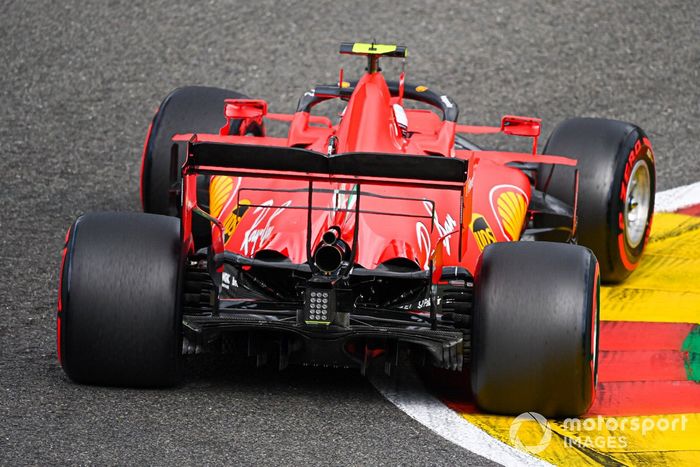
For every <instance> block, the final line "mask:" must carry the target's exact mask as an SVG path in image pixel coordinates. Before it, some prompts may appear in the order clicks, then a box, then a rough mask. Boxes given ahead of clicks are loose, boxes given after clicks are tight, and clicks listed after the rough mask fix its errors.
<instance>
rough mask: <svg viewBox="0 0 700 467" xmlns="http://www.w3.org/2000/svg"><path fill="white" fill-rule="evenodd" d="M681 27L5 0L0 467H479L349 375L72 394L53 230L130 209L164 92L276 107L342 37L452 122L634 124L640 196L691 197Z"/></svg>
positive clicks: (647, 6)
mask: <svg viewBox="0 0 700 467" xmlns="http://www.w3.org/2000/svg"><path fill="white" fill-rule="evenodd" d="M177 3H179V4H177ZM584 3H585V5H584ZM699 24H700V3H697V2H694V1H690V0H689V1H686V2H665V1H639V2H608V1H599V2H592V3H589V2H579V1H574V0H570V1H541V2H520V1H511V2H493V1H487V0H483V1H472V2H468V3H467V2H461V1H453V2H432V1H401V2H379V1H373V2H362V3H357V4H354V3H350V2H337V1H328V2H298V3H295V2H280V3H279V4H275V3H274V2H270V1H252V2H250V1H249V2H206V3H205V2H173V1H168V2H164V1H158V2H156V1H152V2H148V3H147V4H146V5H133V4H132V2H117V1H110V2H90V3H88V2H79V1H62V2H48V1H46V2H37V1H7V0H6V1H4V2H2V4H0V51H1V53H0V56H1V57H2V62H1V63H2V69H1V70H0V93H1V99H2V100H1V102H0V108H1V110H0V141H1V142H2V178H0V180H2V182H1V184H2V185H1V189H0V203H1V207H2V208H1V210H0V230H1V231H2V237H1V238H2V251H1V255H0V268H1V269H0V270H1V271H2V274H3V277H2V280H0V303H1V305H2V311H1V314H0V464H8V465H15V464H53V463H59V464H87V463H96V464H173V463H175V464H221V463H242V464H253V463H254V464H301V463H311V464H467V463H479V464H481V463H485V462H486V461H485V460H484V459H483V458H480V457H478V456H476V455H474V454H471V453H470V452H468V451H466V450H463V449H462V448H459V447H457V446H455V445H453V444H451V443H449V442H448V441H446V440H444V439H442V438H440V437H439V436H437V435H435V434H433V433H432V432H431V431H429V430H428V429H426V428H424V427H423V426H421V425H419V424H418V423H416V422H414V421H413V420H412V419H410V418H409V417H408V416H407V415H405V414H403V413H402V412H400V411H398V410H397V409H395V408H394V407H393V406H392V405H391V404H390V403H388V402H387V401H385V400H384V399H383V398H382V397H381V396H380V395H379V394H378V393H377V392H376V391H375V389H374V388H373V387H372V386H371V385H370V384H369V383H368V382H367V381H366V380H365V379H364V378H362V377H360V376H359V375H358V374H356V373H355V372H340V371H310V370H302V369H292V370H289V371H286V372H284V373H281V374H278V373H276V372H275V371H270V370H264V369H263V370H257V369H255V368H253V367H252V366H249V365H247V364H246V363H245V362H243V361H236V362H227V361H221V360H216V359H209V360H206V361H203V362H200V363H199V364H196V365H190V366H189V367H188V368H189V369H188V372H187V374H186V379H185V381H184V383H183V385H182V386H180V387H179V388H176V389H173V390H167V391H136V390H121V389H109V388H95V387H81V386H77V385H74V384H72V383H70V382H69V381H67V379H66V378H65V376H64V375H63V372H62V371H61V369H60V367H59V365H58V364H57V361H56V355H55V349H54V339H55V338H54V326H55V302H56V288H57V282H58V263H59V252H60V248H61V246H62V242H63V236H64V233H65V231H66V229H67V228H68V226H69V225H70V223H71V222H72V220H73V219H74V218H75V217H76V216H78V215H79V214H81V213H83V212H88V211H103V210H120V211H123V210H138V209H139V202H138V171H139V162H140V161H139V156H140V151H141V145H142V142H143V137H144V133H145V130H146V127H147V125H148V122H149V120H150V118H151V116H152V112H153V111H154V109H155V108H156V106H157V105H158V103H159V101H160V100H161V99H162V98H163V97H164V96H165V95H166V94H167V93H168V92H169V91H170V90H171V89H173V88H175V87H177V86H181V85H186V84H206V85H215V86H221V87H227V88H231V89H235V90H240V91H242V92H245V93H247V94H248V95H250V96H255V97H262V98H265V99H268V101H269V102H270V105H271V108H272V109H273V110H274V111H283V112H284V111H292V110H293V109H294V107H295V105H296V101H297V99H298V97H299V96H300V95H301V93H303V91H305V90H306V89H307V88H309V87H311V86H312V85H313V84H314V83H317V82H330V83H332V82H334V81H335V79H336V76H337V72H338V67H339V66H340V65H341V64H342V65H344V66H345V69H346V76H348V77H352V76H353V75H355V74H357V73H359V71H360V68H361V67H362V64H361V62H360V61H358V60H353V59H347V58H343V59H341V58H340V57H339V56H338V55H337V54H336V51H337V46H338V43H339V42H340V41H341V40H361V39H364V40H367V39H372V38H376V39H377V40H378V41H382V42H392V41H396V42H399V43H403V44H405V45H407V46H408V47H409V50H410V59H409V63H408V68H407V71H408V74H409V79H410V80H411V81H414V82H419V83H423V84H427V85H428V86H430V87H433V88H436V89H439V90H441V91H443V92H445V93H448V94H450V95H451V96H452V97H454V98H455V99H456V100H457V102H459V104H460V107H461V118H460V120H461V121H463V122H473V123H496V122H497V121H498V119H499V117H500V115H502V114H507V113H512V114H520V115H536V116H539V117H541V118H543V119H544V121H545V126H544V130H545V134H547V133H548V132H549V131H550V130H551V128H552V127H553V124H554V123H555V122H557V121H560V120H562V119H563V118H566V117H570V116H577V115H584V116H606V117H611V118H618V119H622V120H628V121H633V122H636V123H637V124H639V125H640V126H642V127H643V128H645V129H646V130H647V132H648V133H649V135H650V137H651V140H652V143H653V144H654V147H655V151H656V155H657V158H658V164H659V167H658V177H659V179H658V188H659V189H667V188H671V187H674V186H678V185H682V184H686V183H690V182H693V181H696V180H697V178H698V174H700V156H698V152H697V141H698V140H699V139H700V129H699V128H698V122H700V97H699V96H700V92H699V88H700V41H699V40H698V37H699V36H700V26H698V25H699ZM386 69H387V71H388V72H389V73H391V72H392V71H395V70H396V69H397V68H396V66H395V65H391V64H388V65H387V66H386ZM506 147H511V146H510V145H507V146H506ZM105 286H109V283H105Z"/></svg>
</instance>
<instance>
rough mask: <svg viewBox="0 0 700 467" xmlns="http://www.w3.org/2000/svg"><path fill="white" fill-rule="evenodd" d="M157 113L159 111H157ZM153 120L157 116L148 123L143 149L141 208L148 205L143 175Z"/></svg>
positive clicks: (140, 179) (140, 187)
mask: <svg viewBox="0 0 700 467" xmlns="http://www.w3.org/2000/svg"><path fill="white" fill-rule="evenodd" d="M156 113H157V112H156ZM153 120H155V117H153V119H152V120H151V123H149V124H148V130H147V131H146V139H145V140H144V142H143V150H142V151H141V172H139V196H140V199H141V209H143V210H145V209H146V205H145V204H144V199H145V198H144V192H143V190H144V188H145V187H144V185H143V177H144V172H143V170H144V169H145V168H146V150H147V149H148V142H149V141H150V139H151V130H152V129H153Z"/></svg>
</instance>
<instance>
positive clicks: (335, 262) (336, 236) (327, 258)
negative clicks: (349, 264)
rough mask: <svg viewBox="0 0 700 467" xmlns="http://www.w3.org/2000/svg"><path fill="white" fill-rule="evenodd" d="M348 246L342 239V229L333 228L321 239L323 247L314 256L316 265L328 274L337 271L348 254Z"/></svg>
mask: <svg viewBox="0 0 700 467" xmlns="http://www.w3.org/2000/svg"><path fill="white" fill-rule="evenodd" d="M348 251H349V249H348V246H347V245H346V244H345V242H344V241H342V240H341V239H340V229H339V228H338V227H331V228H330V229H328V230H327V231H326V232H325V233H324V234H323V236H322V237H321V245H320V246H319V247H318V248H317V249H316V253H315V254H314V265H315V266H316V267H317V268H318V269H319V270H320V271H321V272H324V273H326V274H330V273H332V272H334V271H337V270H338V268H340V266H341V264H342V263H343V258H345V257H346V256H347V254H348Z"/></svg>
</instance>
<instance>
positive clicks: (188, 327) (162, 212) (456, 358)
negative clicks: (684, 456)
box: [57, 43, 655, 416]
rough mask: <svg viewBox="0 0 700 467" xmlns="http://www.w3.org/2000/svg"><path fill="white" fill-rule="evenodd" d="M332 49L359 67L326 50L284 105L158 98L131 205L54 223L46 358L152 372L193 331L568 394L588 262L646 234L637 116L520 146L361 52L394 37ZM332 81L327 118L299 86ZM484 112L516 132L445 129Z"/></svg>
mask: <svg viewBox="0 0 700 467" xmlns="http://www.w3.org/2000/svg"><path fill="white" fill-rule="evenodd" d="M340 52H341V53H343V54H352V55H360V56H364V57H365V58H366V60H367V68H366V73H364V74H363V76H362V77H361V78H360V79H359V80H358V81H345V78H344V75H343V71H342V69H341V71H340V76H339V78H338V81H337V83H335V84H331V85H320V86H316V87H314V88H313V89H311V90H310V91H307V92H305V93H304V94H303V96H302V97H301V99H300V100H299V103H298V106H297V109H296V112H294V113H293V114H279V113H272V112H270V111H269V110H268V106H267V103H266V102H265V101H264V100H259V99H249V98H247V97H245V96H243V95H241V94H238V93H236V92H233V91H227V90H223V89H217V88H208V87H185V88H180V89H177V90H175V91H173V92H172V93H171V94H170V95H169V96H168V97H167V98H166V99H165V100H164V101H163V103H162V104H161V105H160V108H159V109H158V111H157V113H156V115H155V117H154V118H153V121H152V124H151V126H150V128H149V130H148V135H147V138H146V142H145V146H144V150H143V165H142V170H141V199H142V203H143V209H144V211H145V213H96V214H85V215H83V216H81V217H79V218H78V219H77V220H76V221H75V223H73V225H72V226H71V228H70V229H69V231H68V233H67V236H66V245H65V249H64V251H63V260H62V265H61V280H60V288H59V299H58V320H57V324H58V356H59V359H60V361H61V364H62V366H63V368H64V370H65V372H66V373H67V375H68V376H69V377H70V378H71V379H72V380H73V381H76V382H79V383H86V384H101V385H117V386H137V387H143V386H164V385H170V384H174V383H176V382H177V381H178V375H179V365H180V361H181V359H182V358H183V355H189V354H198V353H205V352H224V353H238V354H241V355H248V356H250V357H251V358H253V359H255V360H256V361H257V363H258V364H263V363H265V362H267V361H269V362H271V363H274V364H276V365H278V366H279V368H285V367H287V366H288V365H290V364H303V365H315V366H329V367H354V368H359V369H360V370H361V371H363V372H364V371H365V370H366V369H367V368H370V367H375V366H376V365H379V368H383V369H385V370H386V371H391V370H392V369H393V368H394V367H395V366H396V365H397V364H399V363H400V362H412V363H413V364H417V365H427V366H433V367H437V368H442V369H447V370H453V371H462V370H463V369H464V370H465V371H466V369H467V368H469V371H470V375H471V391H472V392H473V394H474V398H475V400H476V403H477V404H478V406H479V407H480V408H481V409H483V410H485V411H489V412H495V413H512V414H515V413H520V412H523V411H537V412H539V413H542V414H545V415H550V416H563V415H577V414H581V413H583V412H585V411H586V410H587V409H588V408H589V406H590V404H591V403H592V400H593V398H594V391H595V384H596V368H597V358H596V354H597V352H596V344H597V329H598V313H599V282H600V279H601V278H602V280H603V281H608V282H616V281H621V280H624V279H625V278H626V277H627V276H628V275H629V274H630V273H631V272H632V271H633V270H634V269H635V267H636V266H637V265H638V264H639V261H640V258H641V256H642V251H643V249H644V246H645V243H646V241H647V238H648V235H649V228H650V224H651V220H652V212H653V209H652V208H653V204H654V189H655V170H654V155H653V152H652V147H651V144H650V142H649V140H648V138H647V136H646V135H645V133H644V132H643V131H642V130H641V129H640V128H639V127H637V126H635V125H632V124H629V123H623V122H619V121H612V120H603V119H591V118H575V119H571V120H567V121H565V122H564V123H562V124H560V125H559V126H557V127H556V129H555V130H554V132H553V133H552V135H551V136H550V137H549V140H548V141H547V143H546V145H545V147H544V150H543V151H542V153H541V154H540V153H538V150H537V147H538V144H537V143H538V137H539V135H540V127H541V125H540V120H538V119H535V118H525V117H517V116H505V117H503V119H502V121H501V123H500V125H498V126H494V127H491V126H473V125H463V124H460V123H458V121H457V120H458V116H459V111H458V107H457V104H456V103H455V101H454V100H453V99H452V98H450V97H448V96H447V95H445V94H442V93H440V92H436V91H435V90H433V89H431V88H428V87H426V86H424V85H418V84H411V83H408V82H406V80H405V73H404V72H403V71H402V72H401V74H400V76H399V78H398V80H397V81H386V80H385V78H384V76H383V74H382V73H381V70H380V68H379V60H380V58H386V57H395V58H400V59H404V60H405V58H406V55H407V54H406V48H405V47H401V46H395V45H381V44H363V43H343V44H342V45H341V48H340ZM334 99H335V100H340V101H336V102H341V103H344V104H346V105H345V107H344V110H343V111H342V112H341V113H340V115H339V117H338V118H337V119H335V117H334V119H335V121H334V120H332V119H331V118H328V117H325V116H322V115H319V113H318V109H320V107H319V108H317V107H316V106H317V105H319V104H322V103H323V102H324V101H329V100H334ZM416 101H417V102H418V103H422V104H424V105H423V106H422V108H416V105H413V106H411V105H410V104H411V103H412V102H416ZM426 104H427V105H426ZM418 107H420V106H418ZM426 107H427V108H426ZM314 110H316V112H314ZM269 121H282V122H287V123H288V124H289V130H288V134H287V135H286V137H272V136H268V135H267V134H266V124H268V122H269ZM268 126H269V124H268ZM485 133H503V134H506V135H514V136H516V137H526V138H531V139H532V143H533V144H532V151H531V152H528V153H516V152H502V151H493V150H485V149H482V148H480V147H478V146H477V145H476V144H474V143H472V142H470V141H469V140H468V139H466V138H465V137H464V136H463V135H465V134H485Z"/></svg>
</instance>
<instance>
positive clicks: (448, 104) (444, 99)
mask: <svg viewBox="0 0 700 467" xmlns="http://www.w3.org/2000/svg"><path fill="white" fill-rule="evenodd" d="M440 100H441V101H442V103H443V104H445V107H447V108H448V109H451V108H452V107H454V104H453V103H452V101H451V100H450V98H449V97H447V96H440Z"/></svg>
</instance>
